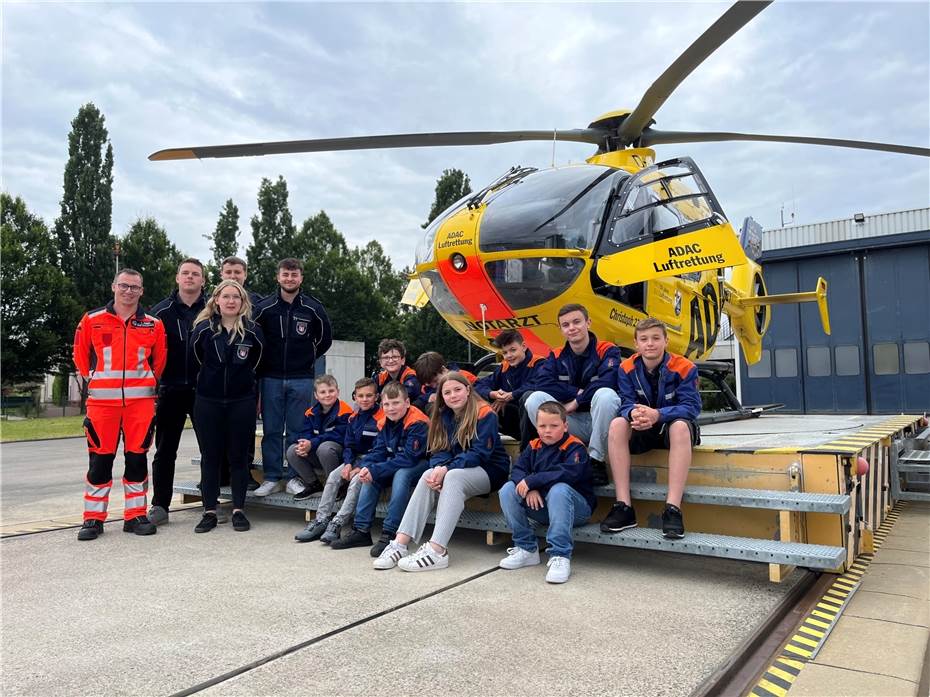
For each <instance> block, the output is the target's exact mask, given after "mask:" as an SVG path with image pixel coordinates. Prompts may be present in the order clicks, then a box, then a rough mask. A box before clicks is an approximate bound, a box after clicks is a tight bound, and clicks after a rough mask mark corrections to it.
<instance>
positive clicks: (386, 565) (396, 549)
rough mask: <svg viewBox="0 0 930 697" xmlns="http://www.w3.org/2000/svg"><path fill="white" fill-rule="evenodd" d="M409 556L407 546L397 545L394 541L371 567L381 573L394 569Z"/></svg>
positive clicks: (389, 543)
mask: <svg viewBox="0 0 930 697" xmlns="http://www.w3.org/2000/svg"><path fill="white" fill-rule="evenodd" d="M408 554H409V552H408V551H407V545H401V544H397V543H396V542H395V541H394V540H391V541H390V542H388V546H387V547H385V548H384V551H383V552H381V556H380V557H378V558H377V559H375V560H374V561H373V562H372V563H371V565H372V566H373V567H375V568H376V569H380V570H381V571H386V570H387V569H393V568H394V567H395V566H397V562H399V561H400V560H401V559H403V558H404V557H406V556H407V555H408Z"/></svg>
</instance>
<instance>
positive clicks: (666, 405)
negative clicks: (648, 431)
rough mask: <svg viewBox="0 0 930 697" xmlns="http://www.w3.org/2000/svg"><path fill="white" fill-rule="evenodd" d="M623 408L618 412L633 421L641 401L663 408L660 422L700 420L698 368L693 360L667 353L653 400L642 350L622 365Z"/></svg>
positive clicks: (660, 366) (655, 407)
mask: <svg viewBox="0 0 930 697" xmlns="http://www.w3.org/2000/svg"><path fill="white" fill-rule="evenodd" d="M618 375H619V377H618V382H619V385H620V399H621V402H620V409H619V410H618V412H617V414H618V415H619V416H622V417H623V418H624V419H626V420H627V421H631V420H632V419H631V418H630V412H631V411H633V407H634V406H636V405H637V404H646V405H648V406H650V407H652V408H653V409H658V411H659V423H668V422H669V421H674V420H675V419H687V420H688V421H697V418H698V416H700V414H701V395H700V393H699V392H698V369H697V366H696V365H694V363H692V362H691V361H689V360H688V359H687V358H685V357H684V356H679V355H678V354H676V353H668V352H667V351H666V352H665V355H664V356H662V363H661V364H659V394H658V398H657V399H655V400H654V399H653V396H652V388H651V387H650V385H649V378H648V377H647V376H646V366H645V365H644V364H643V359H642V357H641V356H640V355H639V354H638V353H634V354H633V355H632V356H630V357H629V358H627V359H626V360H625V361H623V363H621V364H620V370H619V373H618Z"/></svg>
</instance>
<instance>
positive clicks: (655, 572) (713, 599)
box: [0, 509, 791, 697]
mask: <svg viewBox="0 0 930 697" xmlns="http://www.w3.org/2000/svg"><path fill="white" fill-rule="evenodd" d="M250 517H251V519H252V522H253V525H254V527H253V529H252V530H251V531H250V532H247V533H236V532H234V531H233V530H232V529H231V527H230V526H229V525H228V524H227V525H221V526H219V527H218V528H217V529H216V530H214V531H212V532H210V533H207V534H203V535H196V534H194V532H193V526H194V525H195V524H196V522H197V520H198V519H199V513H198V511H196V510H184V511H178V512H173V513H172V518H171V522H170V524H169V525H168V526H166V527H162V528H160V529H159V531H158V534H157V535H155V536H152V537H144V538H143V537H136V536H134V535H127V534H124V533H122V532H121V529H120V525H119V523H118V522H115V523H108V524H107V526H106V534H105V535H104V536H103V537H102V538H100V539H99V540H97V541H95V542H90V543H78V542H77V541H76V540H75V531H74V530H58V531H51V532H47V533H41V534H36V535H27V536H21V537H11V538H6V539H4V540H3V541H2V542H0V552H2V561H3V584H2V600H3V636H2V644H0V645H2V655H3V676H2V684H0V688H2V689H0V692H2V694H4V695H36V694H41V695H74V694H98V693H102V692H106V693H109V694H133V695H150V694H152V695H163V694H171V693H175V692H178V691H181V690H185V689H189V688H191V687H193V686H197V685H199V684H201V683H204V682H207V681H211V680H213V679H215V678H217V677H218V676H223V675H224V674H226V673H230V672H235V671H243V670H244V672H241V674H240V675H238V676H236V677H232V678H231V679H226V680H224V681H222V682H220V683H219V684H217V685H216V686H215V687H213V688H212V690H210V692H212V693H213V694H270V693H281V694H308V693H309V694H363V693H364V694H372V695H382V694H383V695H394V694H409V693H413V692H421V691H435V690H436V689H441V690H442V691H443V692H445V693H447V694H455V695H458V694H508V695H534V697H535V696H536V695H539V694H540V693H545V694H570V693H571V694H578V693H579V692H580V693H588V694H628V695H641V694H642V695H645V694H649V695H687V694H689V693H690V692H691V691H692V690H693V689H694V687H695V686H697V685H698V684H700V682H701V681H702V680H703V679H704V678H705V677H706V676H707V675H708V674H710V673H711V672H712V671H713V669H714V668H715V667H716V666H717V665H718V664H719V663H721V662H722V661H723V660H724V659H725V658H726V657H727V656H728V655H729V654H730V653H731V652H732V650H733V649H734V648H735V647H736V646H737V645H738V644H739V643H740V642H741V641H742V640H743V639H744V638H745V636H746V635H748V634H749V633H750V632H751V631H752V630H753V628H754V627H755V626H756V625H757V624H758V623H759V622H760V621H761V620H762V619H763V617H764V616H765V615H766V614H767V613H768V612H770V611H771V609H772V608H773V607H774V606H775V605H776V604H777V603H778V602H779V601H780V600H781V598H782V597H783V596H784V595H785V594H786V593H787V592H788V591H789V590H790V587H791V584H790V583H787V584H782V585H773V584H770V583H769V582H768V580H767V568H766V567H765V566H763V565H754V564H745V563H739V562H733V561H729V560H715V559H697V558H694V557H684V556H677V555H670V554H660V553H656V552H645V551H639V550H629V549H606V548H601V547H593V546H587V545H582V546H580V547H579V549H577V550H576V557H575V564H574V569H573V571H574V573H573V576H572V579H571V581H570V582H569V583H568V584H565V585H563V586H551V585H547V584H546V583H545V582H544V581H543V577H544V575H545V567H544V566H539V567H534V568H529V569H522V570H519V571H510V572H508V571H503V570H499V569H497V568H496V565H497V561H498V560H499V559H500V558H501V556H503V554H504V549H503V548H502V547H488V546H487V545H485V544H484V537H483V536H482V535H480V534H478V533H474V532H470V531H459V532H458V533H457V534H456V536H455V537H454V538H453V540H452V545H451V549H450V553H451V559H452V563H451V566H450V568H449V569H447V570H444V571H438V572H431V573H421V574H407V573H404V572H401V571H399V570H393V571H388V572H377V571H374V570H373V569H372V568H371V565H370V564H371V559H370V557H369V556H368V550H367V549H356V550H346V551H333V550H330V549H328V548H327V547H324V546H322V545H320V544H319V543H310V544H303V545H301V544H297V543H294V542H293V541H292V536H293V534H294V532H296V531H297V530H298V529H300V527H302V524H303V523H302V516H301V515H300V513H299V512H296V511H274V510H267V509H255V510H253V511H251V512H250ZM329 633H332V634H331V635H329V636H326V635H327V634H329ZM301 646H303V647H304V648H299V647H301ZM276 655H279V657H275V656H276ZM262 659H271V660H269V661H268V662H267V663H264V664H263V665H259V666H256V667H253V668H252V669H248V668H249V667H250V665H251V664H253V663H255V662H256V661H260V660H262Z"/></svg>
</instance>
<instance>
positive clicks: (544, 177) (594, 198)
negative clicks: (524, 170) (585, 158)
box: [478, 165, 629, 252]
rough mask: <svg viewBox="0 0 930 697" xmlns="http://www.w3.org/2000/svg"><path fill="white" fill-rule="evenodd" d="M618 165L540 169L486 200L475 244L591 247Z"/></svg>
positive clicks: (487, 247)
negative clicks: (612, 166) (485, 207)
mask: <svg viewBox="0 0 930 697" xmlns="http://www.w3.org/2000/svg"><path fill="white" fill-rule="evenodd" d="M627 176H629V175H628V174H627V173H626V172H623V171H622V170H617V169H613V168H611V167H604V166H602V165H574V166H569V167H559V168H556V169H544V170H539V171H537V172H533V173H531V174H528V175H527V176H525V177H523V178H522V179H520V180H519V181H517V182H514V183H513V184H511V185H510V186H507V187H505V188H504V189H502V190H501V191H500V192H498V193H494V194H492V195H491V196H489V197H488V199H487V204H488V207H487V210H486V211H485V213H484V215H483V216H482V218H481V229H480V233H479V239H478V244H479V248H480V249H481V251H482V252H504V251H516V250H521V249H591V248H593V246H594V244H595V242H596V241H597V235H598V232H599V231H600V226H601V221H602V218H603V212H604V208H605V206H606V203H607V199H608V198H609V196H610V191H611V188H612V187H613V185H614V183H615V182H616V181H617V177H627Z"/></svg>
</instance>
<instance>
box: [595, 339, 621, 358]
mask: <svg viewBox="0 0 930 697" xmlns="http://www.w3.org/2000/svg"><path fill="white" fill-rule="evenodd" d="M614 346H616V344H615V343H613V342H612V341H598V342H597V346H596V347H595V349H594V350H595V351H597V356H598V358H603V357H604V354H605V353H607V352H608V351H609V350H610V349H612V348H613V347H614Z"/></svg>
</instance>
